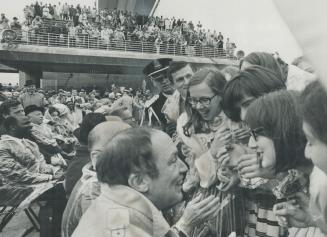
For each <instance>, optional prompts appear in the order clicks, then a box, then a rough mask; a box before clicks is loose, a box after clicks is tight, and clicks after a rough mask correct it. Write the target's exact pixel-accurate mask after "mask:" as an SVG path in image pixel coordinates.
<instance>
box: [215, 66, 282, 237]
mask: <svg viewBox="0 0 327 237" xmlns="http://www.w3.org/2000/svg"><path fill="white" fill-rule="evenodd" d="M284 89H286V86H285V84H284V83H283V78H282V74H280V73H279V74H278V73H275V71H272V70H269V69H267V68H265V67H261V66H250V67H247V68H244V69H243V70H242V71H240V72H239V73H238V74H237V75H236V76H234V77H233V78H232V79H231V80H230V81H229V82H228V83H227V84H226V86H225V89H224V95H223V109H224V112H225V114H226V115H227V116H228V117H229V118H230V119H231V120H232V121H234V122H244V120H245V117H246V115H247V112H248V108H249V106H250V105H251V104H252V103H253V102H254V101H255V100H256V99H257V98H259V97H261V96H264V95H265V94H267V93H270V92H273V91H279V90H284ZM261 132H263V131H262V129H261V128H259V127H258V128H254V129H253V131H252V134H259V133H261ZM222 151H223V150H222ZM220 153H221V152H220ZM252 153H256V152H252ZM257 155H258V156H257V157H255V163H257V162H256V161H257V159H258V160H260V159H261V153H259V152H258V153H257ZM221 159H224V157H223V156H221V157H219V158H218V161H220V160H221ZM228 159H229V160H230V158H229V157H227V158H225V160H228ZM223 162H224V161H220V163H223ZM229 162H231V161H229ZM234 163H236V164H237V163H238V161H236V162H234ZM240 181H241V186H242V187H244V188H245V190H248V191H246V192H245V196H246V199H245V202H246V217H245V219H246V221H247V223H246V231H245V236H249V237H256V236H258V235H262V236H271V237H278V236H280V235H279V227H278V223H277V220H276V218H275V216H274V215H272V207H273V204H274V197H273V195H272V194H265V195H262V194H260V195H252V194H253V189H254V188H255V187H257V186H258V185H260V184H261V183H263V182H264V180H263V179H262V178H251V179H250V178H244V177H241V179H240Z"/></svg>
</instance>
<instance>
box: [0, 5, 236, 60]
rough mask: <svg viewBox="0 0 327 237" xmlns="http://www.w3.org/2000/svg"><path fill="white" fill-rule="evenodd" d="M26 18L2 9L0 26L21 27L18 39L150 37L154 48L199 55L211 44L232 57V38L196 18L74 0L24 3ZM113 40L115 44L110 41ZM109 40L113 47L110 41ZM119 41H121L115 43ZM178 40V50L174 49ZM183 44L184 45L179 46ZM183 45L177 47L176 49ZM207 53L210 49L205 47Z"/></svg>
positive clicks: (83, 41) (106, 41) (104, 42)
mask: <svg viewBox="0 0 327 237" xmlns="http://www.w3.org/2000/svg"><path fill="white" fill-rule="evenodd" d="M24 15H25V19H24V22H23V23H22V24H21V23H19V21H18V19H17V17H14V18H13V21H12V22H11V23H10V24H9V20H8V19H7V18H6V16H5V14H2V16H1V21H0V29H12V30H15V31H19V32H21V36H19V40H22V41H23V42H27V41H29V42H33V40H35V41H37V42H39V41H41V44H42V41H46V42H48V39H47V40H42V37H44V35H47V34H49V33H50V34H54V35H53V36H52V37H51V41H54V45H56V44H57V45H58V44H59V45H61V46H63V45H66V44H68V43H69V45H70V46H71V47H74V46H80V47H86V46H89V45H90V43H89V42H91V44H96V45H97V47H98V48H99V47H100V45H101V46H102V47H105V46H106V47H105V48H110V47H109V46H111V45H112V44H113V42H115V43H117V42H125V41H133V42H140V41H141V42H149V43H152V44H153V49H152V48H151V50H154V51H155V52H158V53H160V52H165V53H177V54H179V53H180V54H188V55H198V56H200V55H201V56H202V54H203V52H202V51H203V47H204V48H206V49H207V50H209V51H210V50H211V51H212V50H215V52H214V53H213V55H217V56H218V55H219V56H229V57H234V51H235V49H236V44H235V43H234V42H232V41H231V40H230V39H229V38H226V39H224V36H223V35H222V33H221V32H216V30H214V31H210V29H205V28H204V27H203V25H202V23H201V22H200V21H198V22H197V23H195V22H194V23H193V22H192V21H187V20H184V19H176V18H175V17H172V18H168V17H163V16H151V17H145V16H141V15H137V14H134V13H132V12H127V11H122V10H117V9H112V10H109V9H100V10H99V9H97V8H96V7H95V6H94V7H92V8H91V7H90V6H88V7H86V6H85V5H84V6H83V7H82V6H80V5H79V4H77V5H76V6H75V7H74V6H73V5H68V4H67V3H60V2H59V3H58V4H57V5H51V4H43V3H42V2H40V3H38V2H35V3H33V4H30V5H26V6H25V8H24ZM114 46H116V45H114ZM114 46H112V47H114ZM118 46H119V45H118ZM176 46H177V50H176ZM180 48H182V50H180ZM176 51H177V52H176ZM179 51H181V52H179ZM200 52H201V53H200ZM207 54H208V53H207Z"/></svg>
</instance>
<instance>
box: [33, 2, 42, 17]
mask: <svg viewBox="0 0 327 237" xmlns="http://www.w3.org/2000/svg"><path fill="white" fill-rule="evenodd" d="M34 12H35V17H36V16H39V17H41V16H42V7H41V6H40V4H39V3H38V1H36V2H35V4H34Z"/></svg>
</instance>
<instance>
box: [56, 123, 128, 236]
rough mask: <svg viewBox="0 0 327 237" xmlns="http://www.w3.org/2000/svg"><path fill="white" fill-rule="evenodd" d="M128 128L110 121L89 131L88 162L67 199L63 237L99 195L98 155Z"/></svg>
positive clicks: (62, 229)
mask: <svg viewBox="0 0 327 237" xmlns="http://www.w3.org/2000/svg"><path fill="white" fill-rule="evenodd" d="M129 127H130V126H129V125H128V124H126V123H123V122H118V121H110V122H103V123H100V124H98V125H97V126H95V127H94V128H93V129H92V130H91V132H90V134H89V136H88V150H89V152H90V162H89V163H88V164H86V165H85V166H84V167H83V175H82V177H81V179H80V180H79V181H78V182H77V184H76V185H75V187H74V189H73V191H72V193H71V195H70V197H69V200H68V203H67V206H66V209H65V212H64V215H63V220H62V226H61V232H62V236H63V237H70V236H71V235H72V233H73V232H74V230H75V228H76V226H77V225H78V223H79V220H80V218H81V217H82V215H83V213H84V212H85V211H86V210H87V209H88V207H89V206H90V205H91V202H92V201H93V200H94V199H96V198H97V197H98V196H99V195H100V184H99V182H98V179H97V175H96V172H95V167H96V162H97V159H98V157H99V155H100V153H101V152H102V150H103V149H104V147H105V146H106V144H107V143H108V142H109V141H110V140H111V139H112V138H113V137H114V136H115V135H116V134H117V133H119V132H120V131H122V130H125V129H127V128H129Z"/></svg>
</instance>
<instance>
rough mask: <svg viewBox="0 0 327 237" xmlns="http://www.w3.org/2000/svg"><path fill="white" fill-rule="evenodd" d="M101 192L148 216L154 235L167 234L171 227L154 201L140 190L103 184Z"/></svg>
mask: <svg viewBox="0 0 327 237" xmlns="http://www.w3.org/2000/svg"><path fill="white" fill-rule="evenodd" d="M101 194H102V195H104V196H106V198H108V199H110V200H112V201H114V202H116V203H118V204H120V205H122V206H125V207H127V208H132V209H135V210H137V211H139V212H141V213H142V214H143V215H145V216H146V217H148V218H149V219H150V220H151V221H152V224H153V233H152V236H154V237H162V236H165V234H167V232H168V231H169V229H170V226H169V224H168V223H167V221H166V220H165V218H164V217H163V215H162V213H161V211H159V210H158V209H157V208H156V207H155V206H154V205H153V203H152V202H151V201H150V200H149V199H148V198H146V197H145V196H144V195H143V194H141V193H140V192H138V191H136V190H134V189H132V188H130V187H128V186H125V185H112V186H110V187H109V186H108V185H106V184H102V186H101Z"/></svg>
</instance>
